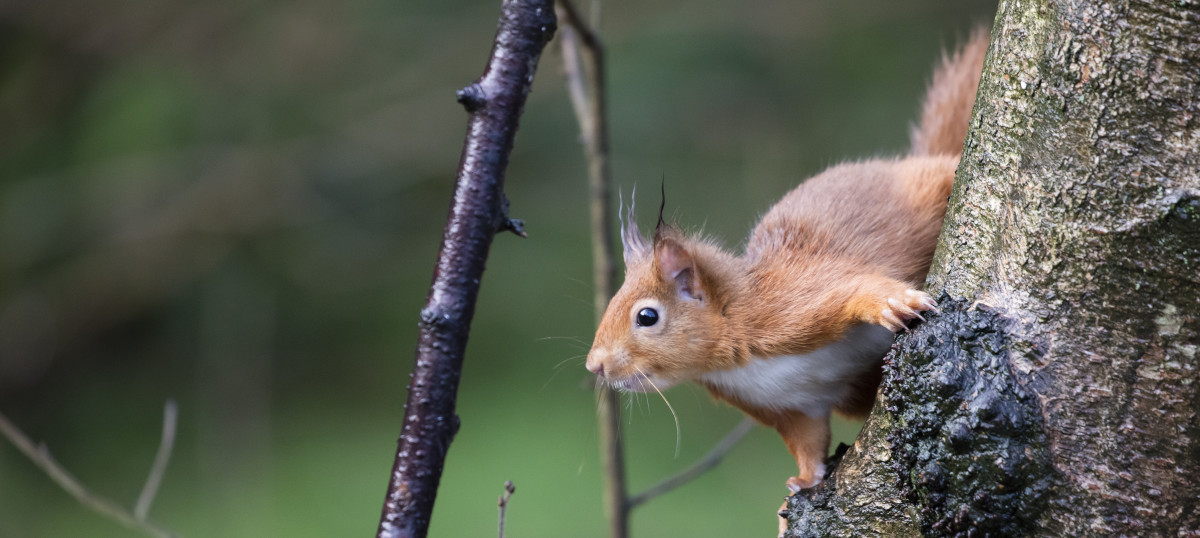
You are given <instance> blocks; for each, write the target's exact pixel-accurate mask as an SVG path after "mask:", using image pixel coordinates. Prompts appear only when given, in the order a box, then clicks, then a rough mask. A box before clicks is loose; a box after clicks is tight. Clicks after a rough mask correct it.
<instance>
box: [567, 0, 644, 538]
mask: <svg viewBox="0 0 1200 538" xmlns="http://www.w3.org/2000/svg"><path fill="white" fill-rule="evenodd" d="M597 4H598V3H596V4H593V7H594V8H596V9H594V14H596V15H598V14H599V9H598V5H597ZM554 5H555V12H556V13H557V15H558V18H559V19H560V20H561V21H562V22H563V23H564V24H563V28H562V37H561V39H560V42H561V44H562V51H563V74H564V76H565V77H566V79H567V93H568V94H569V95H570V97H571V105H572V108H573V109H574V111H575V117H576V119H577V120H578V121H579V131H580V138H581V139H582V141H583V146H584V152H585V154H586V156H587V163H588V193H589V198H590V203H589V207H590V213H591V229H592V267H593V287H594V289H595V296H594V298H593V304H594V305H595V309H596V322H597V323H599V322H600V319H601V318H602V317H603V316H604V309H605V307H606V306H607V305H608V300H609V298H611V297H612V296H613V293H615V292H616V271H617V268H616V254H615V252H614V250H613V246H614V245H613V237H612V230H613V222H612V212H611V211H610V206H611V204H612V186H611V185H612V178H611V172H610V168H609V155H608V153H609V151H608V111H607V108H606V107H607V104H606V98H605V77H604V47H603V45H602V44H601V42H600V39H599V37H598V36H597V35H596V33H595V32H593V31H592V30H591V29H590V28H589V27H588V25H587V24H585V23H584V22H583V19H582V18H581V17H580V15H579V12H578V10H576V9H575V6H574V5H573V4H572V3H571V2H570V0H556V1H555V4H554ZM595 20H596V19H593V22H595ZM581 45H582V46H581ZM581 64H582V65H581ZM599 391H600V393H599V398H598V399H597V405H596V415H597V420H598V422H599V423H600V452H601V458H602V459H603V465H604V509H605V512H606V514H607V516H608V520H609V533H610V535H611V536H612V538H625V537H626V536H628V535H629V505H628V502H627V495H628V493H627V491H626V486H625V455H624V449H623V448H622V446H621V434H620V425H621V402H620V398H618V397H617V395H616V393H614V392H613V390H612V388H610V387H608V386H607V385H604V384H600V387H599Z"/></svg>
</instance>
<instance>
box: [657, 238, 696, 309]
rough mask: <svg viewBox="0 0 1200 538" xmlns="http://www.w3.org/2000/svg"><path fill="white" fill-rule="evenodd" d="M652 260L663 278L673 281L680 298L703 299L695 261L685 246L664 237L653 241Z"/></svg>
mask: <svg viewBox="0 0 1200 538" xmlns="http://www.w3.org/2000/svg"><path fill="white" fill-rule="evenodd" d="M654 261H655V263H656V264H657V265H658V270H659V274H660V275H661V276H662V278H663V280H665V281H667V282H670V283H673V284H674V286H675V293H677V294H679V296H680V298H683V299H689V300H697V301H699V300H703V299H704V293H703V291H702V290H701V289H700V285H699V284H700V281H699V274H698V272H697V271H696V261H695V259H694V258H692V254H691V253H690V252H688V250H687V248H685V247H684V246H683V245H681V244H680V243H679V242H678V241H676V240H675V239H670V238H664V239H660V240H659V241H656V242H655V245H654Z"/></svg>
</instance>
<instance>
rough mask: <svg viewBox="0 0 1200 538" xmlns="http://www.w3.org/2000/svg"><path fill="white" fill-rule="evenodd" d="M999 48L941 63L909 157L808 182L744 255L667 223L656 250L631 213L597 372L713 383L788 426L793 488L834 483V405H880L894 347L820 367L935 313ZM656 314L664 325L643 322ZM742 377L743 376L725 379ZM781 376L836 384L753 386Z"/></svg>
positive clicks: (751, 410)
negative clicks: (963, 157)
mask: <svg viewBox="0 0 1200 538" xmlns="http://www.w3.org/2000/svg"><path fill="white" fill-rule="evenodd" d="M986 47H987V34H986V32H984V31H977V32H975V33H974V34H973V36H972V38H971V41H970V42H969V43H967V44H966V45H965V46H964V47H963V48H962V49H960V50H959V51H958V52H956V53H955V54H954V55H953V56H951V57H948V58H945V59H944V60H943V62H942V64H941V65H940V66H939V67H938V68H937V69H936V71H935V73H934V76H933V82H932V85H931V87H930V89H929V91H928V93H927V96H926V99H925V102H924V105H923V109H922V117H921V124H920V127H919V128H918V129H915V130H914V133H913V151H912V154H911V155H910V156H907V157H904V158H899V159H875V160H867V161H861V162H855V163H848V164H842V165H838V166H834V167H832V168H829V169H828V170H826V171H824V172H822V173H820V174H818V175H816V176H815V177H813V178H811V179H808V180H807V181H805V182H804V183H803V184H801V185H800V186H799V187H796V188H795V189H793V190H792V191H791V192H789V193H788V194H787V195H785V196H784V197H783V199H781V200H780V201H779V202H778V203H777V204H775V206H774V207H772V208H771V209H770V211H768V212H767V213H766V215H764V216H763V218H762V220H761V221H760V222H759V224H758V226H756V227H755V229H754V231H753V233H752V234H751V236H750V240H749V242H748V244H747V246H746V251H745V253H744V254H743V255H741V256H737V255H734V254H731V253H728V252H725V251H724V250H722V249H721V248H719V247H718V246H717V245H715V244H714V243H712V242H710V241H708V240H706V239H703V238H699V237H693V236H689V235H686V234H684V233H682V232H680V231H679V230H677V229H675V228H673V227H671V226H669V225H662V224H660V226H659V228H658V229H657V230H655V234H654V238H653V242H652V243H648V242H647V241H646V240H645V239H644V238H643V237H642V236H641V235H640V234H639V233H638V231H637V226H636V224H635V223H634V222H633V220H632V217H631V216H630V218H629V219H627V221H626V222H623V229H622V239H623V242H624V244H625V262H626V275H625V283H624V285H623V286H622V287H621V289H620V290H619V291H618V292H617V294H616V296H615V297H613V299H612V301H611V302H610V303H609V306H608V310H607V311H606V313H605V315H604V319H603V320H602V322H601V324H600V327H599V329H598V330H597V332H596V338H595V341H594V343H593V346H592V350H591V352H590V353H589V354H588V358H587V366H588V369H589V370H591V371H593V372H596V373H597V374H599V375H600V376H601V377H602V378H604V379H605V380H606V381H608V382H610V383H612V384H613V385H614V386H617V387H618V388H623V389H627V390H639V391H649V390H650V389H655V390H660V389H664V388H666V387H667V386H670V385H672V384H675V383H677V382H680V381H685V380H698V381H699V382H700V383H701V384H703V385H704V386H706V387H707V388H708V390H709V391H710V392H711V393H712V394H713V395H714V396H716V397H717V398H719V399H722V400H724V401H727V402H729V403H730V404H732V405H734V406H736V407H738V408H739V409H741V410H742V411H744V412H745V413H746V414H748V415H750V416H752V417H754V418H755V419H757V420H758V421H759V422H762V423H763V424H765V425H768V426H771V427H773V428H775V429H776V430H777V431H778V432H779V434H780V435H781V436H782V437H783V439H784V442H785V443H786V444H787V447H788V450H789V451H790V452H791V453H792V455H793V456H794V457H795V458H796V464H797V467H798V469H799V474H798V475H797V476H796V477H793V478H792V479H790V480H789V482H788V483H789V486H792V487H793V488H796V487H809V486H811V485H814V484H816V483H817V482H820V480H821V478H822V476H820V475H819V472H820V471H821V470H822V469H823V466H822V461H823V459H824V457H825V455H826V453H827V451H828V449H829V422H828V416H827V414H828V411H829V410H834V411H838V412H841V413H844V414H847V415H850V416H863V415H865V414H866V413H868V412H869V411H870V409H871V406H872V404H873V401H874V396H875V391H876V389H877V387H878V384H879V378H880V367H879V360H880V359H881V358H882V355H883V353H884V352H885V351H886V349H884V350H880V351H878V352H872V351H867V352H862V351H858V350H852V351H854V352H855V353H859V354H860V355H861V354H862V353H874V354H871V355H870V356H869V357H867V358H866V359H867V360H865V361H864V360H862V357H861V356H859V357H858V358H857V359H852V358H850V357H846V358H844V360H845V361H847V362H846V363H845V364H829V363H820V364H817V363H814V362H813V361H830V360H833V361H837V360H843V358H841V357H838V358H829V357H828V354H821V353H820V351H821V350H830V349H833V350H842V349H844V348H843V347H838V346H843V345H845V342H846V340H843V339H844V338H851V337H852V336H850V335H853V334H864V333H852V332H851V331H854V330H858V329H856V328H859V327H863V326H864V325H881V326H884V327H887V328H888V329H891V330H893V331H895V330H902V329H903V328H904V325H903V324H904V322H905V321H908V320H912V319H915V318H917V317H919V314H918V312H920V311H922V310H929V309H932V308H933V302H932V300H931V299H930V298H929V296H928V295H926V294H924V293H923V292H920V291H918V290H919V288H920V287H921V286H922V284H923V283H924V280H925V274H926V272H927V271H928V270H929V264H930V262H931V259H932V257H933V251H934V247H935V246H936V243H937V237H938V234H939V233H940V231H941V225H942V218H943V216H944V214H945V210H946V200H947V198H948V196H949V194H950V186H951V183H952V182H953V179H954V171H955V168H956V167H957V165H958V159H959V157H958V154H959V152H960V151H961V148H962V142H963V137H964V136H965V133H966V129H967V125H966V122H967V117H968V115H969V113H970V109H971V106H972V103H973V101H974V95H975V91H976V88H977V85H978V78H979V73H980V69H981V66H982V62H983V54H984V52H985V50H986ZM631 213H632V209H631ZM646 309H650V310H653V311H654V313H655V320H656V321H655V322H654V323H650V324H645V325H643V324H639V322H638V321H637V320H638V319H639V313H641V312H644V311H645V310H646ZM647 319H649V318H647ZM871 349H874V348H871ZM771 361H774V362H771ZM786 361H793V362H786ZM795 361H799V362H795ZM804 361H810V362H804ZM854 361H860V362H854ZM810 370H811V373H810ZM727 372H742V373H741V374H737V375H739V376H740V377H737V376H734V377H729V378H724V377H720V376H721V375H725V373H727ZM778 372H782V373H780V374H778V375H788V376H800V377H799V379H803V380H804V381H805V382H806V383H809V384H808V385H806V386H807V387H809V390H814V389H813V387H814V386H817V385H814V384H813V383H817V384H819V383H828V384H830V385H829V386H824V387H821V386H817V388H816V389H815V390H817V391H818V392H821V393H822V394H821V395H820V396H821V397H820V398H816V399H815V400H813V402H815V403H812V402H809V401H808V400H805V399H803V398H789V399H788V400H789V401H790V402H792V403H787V402H779V403H776V402H766V403H764V402H763V401H762V398H760V397H759V396H760V394H756V393H755V392H754V391H751V392H746V391H745V387H746V384H747V383H750V384H752V385H753V383H755V382H756V380H759V379H761V380H762V381H763V382H764V383H765V384H768V385H770V384H772V383H774V382H775V381H776V380H777V378H775V377H771V376H775V375H777V373H778ZM714 373H716V374H718V376H717V377H713V376H712V375H711V374H714ZM731 375H732V374H731ZM806 375H811V376H813V377H812V379H817V380H818V381H815V382H810V381H811V380H809V379H808V378H804V377H803V376H806ZM755 376H766V377H755ZM787 379H792V378H791V377H789V378H787ZM825 379H832V380H833V381H828V382H826V381H821V380H825ZM747 380H749V381H747ZM753 386H754V387H758V385H753ZM763 390H764V391H766V390H773V391H779V390H780V388H779V387H778V386H771V387H764V388H763ZM739 391H741V392H739ZM826 392H827V394H826ZM771 394H775V393H771ZM780 394H783V395H785V396H787V395H788V393H787V392H786V391H784V392H781V393H780ZM822 398H823V399H822Z"/></svg>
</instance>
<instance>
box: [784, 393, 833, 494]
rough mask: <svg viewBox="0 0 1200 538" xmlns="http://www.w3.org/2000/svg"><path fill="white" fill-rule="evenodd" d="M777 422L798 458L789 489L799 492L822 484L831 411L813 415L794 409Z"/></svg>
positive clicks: (788, 481)
mask: <svg viewBox="0 0 1200 538" xmlns="http://www.w3.org/2000/svg"><path fill="white" fill-rule="evenodd" d="M773 426H774V427H775V430H776V431H777V432H779V435H780V436H781V437H783V442H784V443H785V444H786V445H787V447H788V451H789V452H791V453H792V457H794V458H796V467H797V469H798V472H797V474H796V476H793V477H790V478H788V479H787V482H786V485H787V488H788V491H790V492H792V493H796V492H798V491H800V490H802V489H808V488H811V487H813V486H816V485H817V484H820V483H821V481H822V480H824V479H825V456H827V455H828V454H829V437H830V434H829V415H825V416H822V417H811V416H808V415H806V414H804V413H801V412H799V411H790V412H787V413H786V414H785V415H783V416H780V417H779V420H777V421H776V422H775V423H774V424H773Z"/></svg>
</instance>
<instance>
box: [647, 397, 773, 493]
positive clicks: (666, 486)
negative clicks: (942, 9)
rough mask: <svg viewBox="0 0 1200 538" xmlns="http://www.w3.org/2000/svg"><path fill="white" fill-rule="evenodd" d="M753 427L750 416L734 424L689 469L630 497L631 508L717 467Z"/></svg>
mask: <svg viewBox="0 0 1200 538" xmlns="http://www.w3.org/2000/svg"><path fill="white" fill-rule="evenodd" d="M752 427H754V421H753V420H751V419H749V418H743V419H742V421H741V422H739V423H738V425H737V426H734V428H733V430H731V431H730V432H729V433H727V434H725V437H724V438H722V439H721V441H720V442H718V443H717V444H716V445H715V446H713V448H712V450H709V451H708V454H705V455H704V457H703V458H700V459H699V460H697V461H696V463H693V464H692V465H691V466H690V467H688V468H687V469H684V470H682V471H680V472H679V473H678V474H676V475H675V476H672V477H670V478H668V479H666V480H663V481H662V482H659V483H657V484H655V485H653V486H650V488H648V489H646V491H643V492H642V493H639V494H637V495H634V496H633V497H631V498H630V499H629V508H630V509H632V508H634V507H636V506H638V505H640V504H642V503H644V502H646V501H649V500H650V499H653V498H655V497H658V496H659V495H662V494H664V493H667V492H669V491H671V490H673V489H675V488H677V487H679V486H682V485H684V484H686V483H688V482H690V481H691V480H692V479H694V478H696V477H697V476H700V475H701V474H703V473H704V472H705V471H707V470H709V469H712V468H713V467H716V466H717V464H718V463H720V462H721V458H724V457H725V454H728V453H729V451H730V449H732V448H733V447H734V445H737V443H738V441H741V440H742V437H744V436H745V435H746V433H748V432H749V431H750V428H752Z"/></svg>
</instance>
